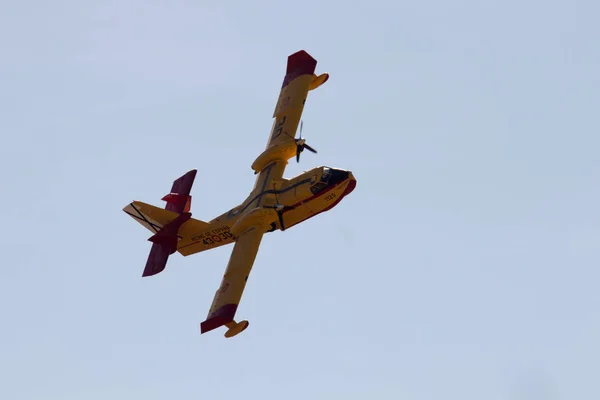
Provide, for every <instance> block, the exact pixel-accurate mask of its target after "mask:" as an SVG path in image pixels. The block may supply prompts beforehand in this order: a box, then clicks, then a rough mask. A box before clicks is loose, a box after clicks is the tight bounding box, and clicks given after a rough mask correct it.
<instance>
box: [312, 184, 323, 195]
mask: <svg viewBox="0 0 600 400" xmlns="http://www.w3.org/2000/svg"><path fill="white" fill-rule="evenodd" d="M326 187H327V185H326V184H325V183H323V182H317V183H315V184H314V185H312V186H311V187H310V191H311V192H312V193H313V194H317V193H319V192H320V191H321V190H323V189H325V188H326Z"/></svg>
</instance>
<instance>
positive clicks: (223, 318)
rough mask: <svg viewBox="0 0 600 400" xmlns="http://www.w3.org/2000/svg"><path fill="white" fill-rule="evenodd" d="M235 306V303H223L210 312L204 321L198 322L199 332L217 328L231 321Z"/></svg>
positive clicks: (236, 306)
mask: <svg viewBox="0 0 600 400" xmlns="http://www.w3.org/2000/svg"><path fill="white" fill-rule="evenodd" d="M237 308H238V305H237V304H225V305H223V306H222V307H221V308H219V309H218V310H216V311H215V312H213V313H212V314H210V315H209V316H208V319H207V320H206V321H204V322H202V323H201V324H200V333H206V332H209V331H212V330H213V329H217V328H218V327H220V326H223V325H225V324H226V323H228V322H231V321H233V317H235V312H236V311H237Z"/></svg>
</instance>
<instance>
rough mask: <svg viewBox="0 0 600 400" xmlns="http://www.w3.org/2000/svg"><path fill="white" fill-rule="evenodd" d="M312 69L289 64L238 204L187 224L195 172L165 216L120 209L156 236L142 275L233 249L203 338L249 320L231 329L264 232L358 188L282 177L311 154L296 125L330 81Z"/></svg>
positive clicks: (302, 61)
mask: <svg viewBox="0 0 600 400" xmlns="http://www.w3.org/2000/svg"><path fill="white" fill-rule="evenodd" d="M316 66H317V61H316V60H315V59H314V58H312V57H311V56H310V55H309V54H308V53H307V52H305V51H303V50H301V51H298V52H296V53H294V54H292V55H290V56H289V57H288V61H287V70H286V75H285V78H284V79H283V85H282V87H281V91H280V93H279V99H278V100H277V104H276V106H275V112H274V113H273V118H275V120H274V122H273V127H272V129H271V134H270V137H269V141H268V143H267V147H266V149H265V150H264V151H263V152H262V153H261V154H260V155H259V156H258V157H257V158H256V160H255V161H254V163H253V164H252V169H253V170H254V173H255V174H257V175H258V176H257V178H256V183H255V184H254V188H253V189H252V191H251V192H250V195H249V196H248V197H247V198H246V200H244V201H243V202H242V203H241V204H240V205H238V206H237V207H234V208H232V209H231V210H229V211H227V212H225V213H224V214H221V215H219V216H218V217H216V218H214V219H213V220H211V221H209V222H204V221H200V220H197V219H194V218H192V214H191V212H190V208H191V199H192V196H190V191H191V188H192V184H193V182H194V179H195V177H196V170H192V171H189V172H188V173H186V174H185V175H183V176H182V177H180V178H178V179H177V180H175V182H173V187H172V188H171V192H170V193H169V194H167V195H166V196H165V197H163V198H162V200H164V201H166V202H167V204H166V206H165V208H164V209H163V208H159V207H155V206H152V205H149V204H145V203H142V202H140V201H134V202H132V203H130V204H128V205H127V206H126V207H125V208H124V209H123V211H125V212H126V213H127V214H129V215H130V216H131V217H132V218H134V219H135V220H136V221H138V222H139V223H140V224H142V225H143V226H144V227H146V228H147V229H148V230H150V231H151V232H152V233H153V234H154V235H153V236H152V237H150V239H148V240H149V241H151V242H152V243H153V245H152V248H151V250H150V254H149V256H148V261H147V262H146V266H145V269H144V272H143V274H142V276H151V275H156V274H158V273H159V272H161V271H163V270H164V269H165V267H166V265H167V259H168V258H169V255H171V254H173V253H175V252H176V251H177V252H179V253H180V254H182V255H183V256H189V255H191V254H196V253H200V252H202V251H206V250H210V249H214V248H216V247H219V246H223V245H226V244H229V243H235V244H234V246H233V251H232V253H231V257H230V259H229V264H228V265H227V269H226V270H225V274H224V276H223V280H222V282H221V286H220V287H219V289H218V290H217V292H216V293H215V297H214V300H213V302H212V305H211V307H210V310H209V313H208V317H207V318H206V320H205V321H204V322H202V323H201V324H200V330H201V333H206V332H208V331H211V330H213V329H216V328H218V327H221V326H226V327H227V328H228V330H227V332H226V333H225V337H228V338H229V337H232V336H235V335H237V334H238V333H240V332H242V331H243V330H244V329H246V328H247V327H248V321H241V322H235V321H234V317H235V314H236V311H237V308H238V305H239V303H240V300H241V298H242V293H243V291H244V288H245V286H246V281H247V280H248V275H249V274H250V270H251V269H252V266H253V264H254V260H255V258H256V255H257V253H258V248H259V246H260V242H261V240H262V238H263V235H264V234H265V233H267V232H273V231H275V230H278V229H279V230H282V231H283V230H285V229H289V228H290V227H292V226H294V225H297V224H299V223H300V222H303V221H306V220H307V219H309V218H311V217H314V216H315V215H317V214H319V213H322V212H324V211H328V210H330V209H331V208H333V207H334V206H336V205H337V204H339V202H340V201H341V200H342V199H343V198H344V196H346V195H348V194H349V193H350V192H352V190H354V188H355V186H356V179H355V178H354V176H353V175H352V173H351V172H350V171H346V170H343V169H335V168H329V167H318V168H314V169H311V170H310V171H307V172H305V173H303V174H301V175H298V176H296V177H295V178H292V179H286V178H284V177H283V173H284V170H285V167H286V165H287V164H288V160H289V159H290V158H293V157H296V161H297V162H299V161H300V153H302V151H303V150H304V149H307V150H309V151H312V152H314V153H316V151H315V150H314V149H313V148H312V147H310V146H309V145H308V144H306V141H305V139H303V138H302V122H301V119H300V117H301V116H302V111H303V109H304V103H305V101H306V97H307V96H308V92H309V91H311V90H314V89H316V88H318V87H319V86H321V85H322V84H323V83H325V82H327V80H328V78H329V75H328V74H327V73H324V74H321V75H316V74H315V68H316ZM298 125H300V137H299V138H296V137H295V136H296V131H297V129H298Z"/></svg>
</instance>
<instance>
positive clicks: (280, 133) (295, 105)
mask: <svg viewBox="0 0 600 400" xmlns="http://www.w3.org/2000/svg"><path fill="white" fill-rule="evenodd" d="M316 67H317V60H315V59H314V58H313V57H312V56H311V55H310V54H308V53H307V52H306V51H304V50H300V51H298V52H296V53H294V54H292V55H290V56H289V57H288V61H287V68H286V74H285V77H284V79H283V84H282V86H281V91H280V92H279V99H278V100H277V104H276V105H275V111H274V112H273V118H275V120H274V121H273V127H272V128H271V133H270V135H269V140H268V142H267V147H266V149H265V151H263V153H262V154H261V155H260V156H258V158H257V159H256V160H255V161H254V163H253V164H252V169H254V171H255V173H260V175H259V177H258V178H257V180H256V186H255V188H256V187H261V186H263V185H266V184H268V185H269V186H270V182H269V181H270V180H278V179H281V178H282V177H283V172H284V169H285V166H286V165H287V160H289V159H290V158H292V157H294V156H296V140H295V136H296V130H297V129H298V124H299V123H300V118H301V117H302V112H303V110H304V104H305V102H306V98H307V96H308V92H309V91H310V90H313V89H316V88H317V87H319V86H321V85H322V84H323V83H325V82H326V81H327V80H328V79H329V74H327V73H324V74H321V75H319V76H317V75H315V68H316ZM261 175H262V176H261Z"/></svg>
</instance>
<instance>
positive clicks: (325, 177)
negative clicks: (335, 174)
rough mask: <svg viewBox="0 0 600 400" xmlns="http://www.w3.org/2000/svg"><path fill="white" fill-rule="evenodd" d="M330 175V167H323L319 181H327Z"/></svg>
mask: <svg viewBox="0 0 600 400" xmlns="http://www.w3.org/2000/svg"><path fill="white" fill-rule="evenodd" d="M330 176H331V168H329V167H324V168H323V175H321V182H325V183H327V181H328V180H329V177H330Z"/></svg>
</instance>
